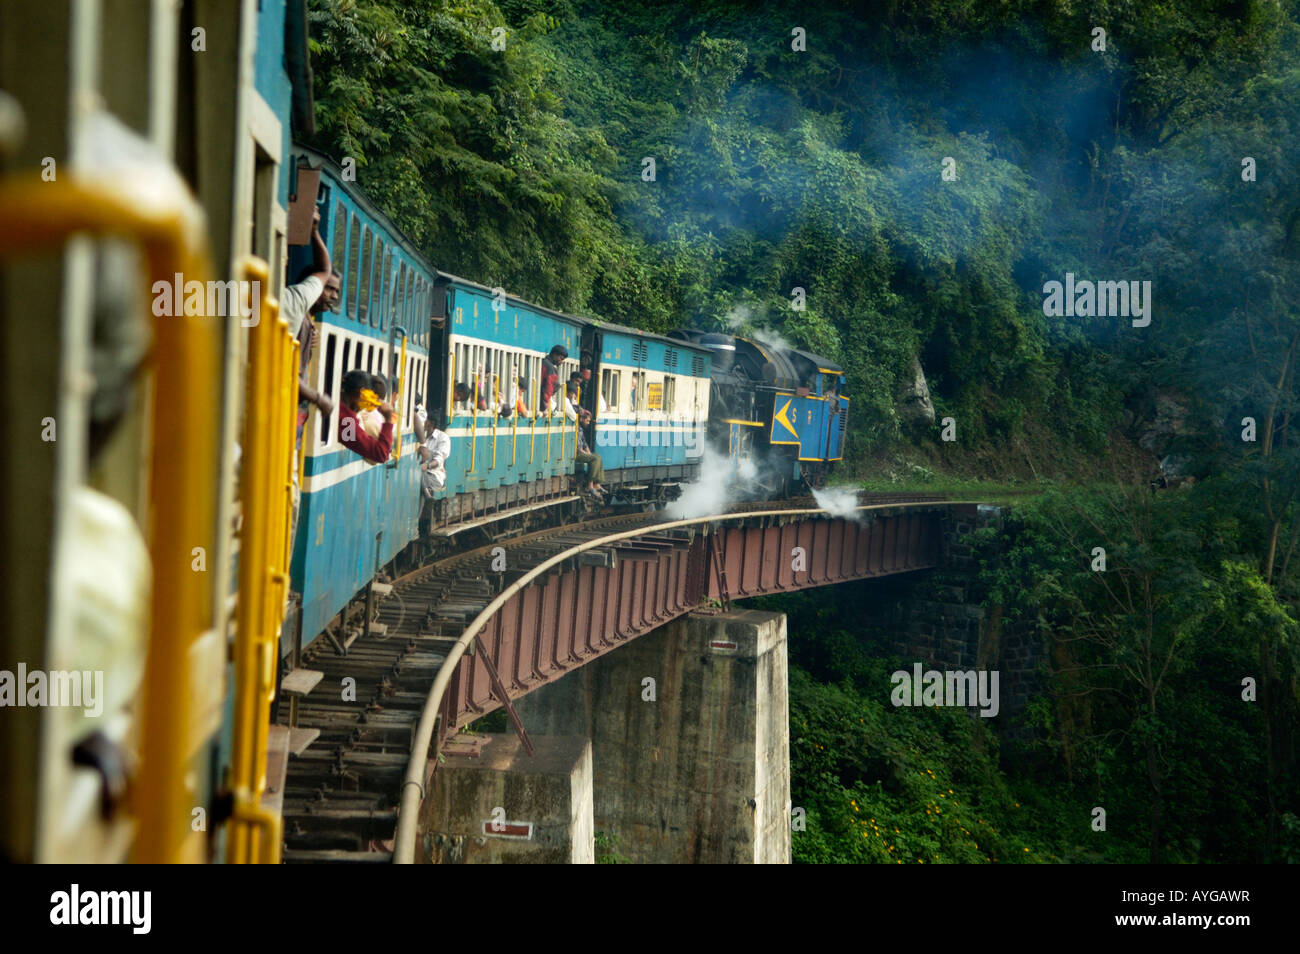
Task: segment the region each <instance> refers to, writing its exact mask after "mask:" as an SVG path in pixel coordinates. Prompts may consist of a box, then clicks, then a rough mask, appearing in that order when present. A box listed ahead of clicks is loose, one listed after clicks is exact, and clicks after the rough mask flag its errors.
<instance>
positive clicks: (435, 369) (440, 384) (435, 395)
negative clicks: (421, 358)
mask: <svg viewBox="0 0 1300 954" xmlns="http://www.w3.org/2000/svg"><path fill="white" fill-rule="evenodd" d="M450 297H451V292H450V291H448V289H447V286H446V285H445V284H443V283H442V282H439V283H438V284H436V285H434V286H433V294H432V301H431V302H430V305H429V308H428V311H429V312H430V314H429V315H427V316H425V315H417V316H416V319H415V321H416V324H417V325H419V326H420V327H421V328H423V327H424V324H423V322H424V319H425V318H426V317H427V318H428V320H429V326H428V327H429V374H428V379H427V380H426V381H425V382H424V385H423V386H424V394H425V404H424V407H425V409H426V410H427V411H428V412H429V420H430V421H433V422H435V423H436V424H437V425H438V427H439V428H440V429H443V430H445V429H446V428H447V426H448V424H447V418H448V416H449V415H450V413H451V407H450V406H449V405H448V400H449V398H448V389H449V388H450V387H451V382H450V381H448V379H447V361H448V354H449V352H450V345H449V343H448V339H449V336H450V333H449V331H448V329H447V299H448V298H450Z"/></svg>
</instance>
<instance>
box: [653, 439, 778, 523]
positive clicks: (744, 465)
mask: <svg viewBox="0 0 1300 954" xmlns="http://www.w3.org/2000/svg"><path fill="white" fill-rule="evenodd" d="M757 484H758V468H757V467H755V466H754V462H753V461H750V460H746V461H742V462H741V463H740V464H739V465H737V463H736V462H735V461H734V460H732V459H731V458H730V457H729V456H727V455H726V454H723V453H721V452H720V451H718V450H716V449H714V448H713V447H711V446H709V445H707V444H706V445H705V446H704V456H703V457H702V458H701V459H700V476H699V479H698V480H696V481H695V483H692V484H686V485H685V486H684V487H683V489H682V495H681V496H680V497H678V498H677V499H676V500H674V501H673V502H672V503H670V504H669V505H668V506H667V507H665V508H664V516H666V517H667V518H668V519H669V520H690V519H694V518H695V517H707V516H711V515H712V514H715V513H725V512H726V511H727V509H728V508H730V507H731V505H732V504H734V503H736V502H737V501H739V500H743V499H744V498H745V497H747V496H749V495H752V494H753V493H754V492H755V491H756V490H757V489H759V488H758V486H757Z"/></svg>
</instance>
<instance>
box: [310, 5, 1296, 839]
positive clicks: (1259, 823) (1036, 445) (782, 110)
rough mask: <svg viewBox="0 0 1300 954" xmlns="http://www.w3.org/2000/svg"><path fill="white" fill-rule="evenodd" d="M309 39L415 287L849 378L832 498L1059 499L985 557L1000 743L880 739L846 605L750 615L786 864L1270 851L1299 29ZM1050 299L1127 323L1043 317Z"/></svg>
mask: <svg viewBox="0 0 1300 954" xmlns="http://www.w3.org/2000/svg"><path fill="white" fill-rule="evenodd" d="M310 9H311V33H312V40H311V43H312V66H313V69H314V71H315V75H316V80H317V88H316V111H317V120H318V132H317V135H316V138H315V140H314V141H313V143H312V144H313V145H315V146H317V147H318V148H320V149H321V150H322V151H324V152H326V153H327V154H329V155H332V156H333V157H335V158H336V159H340V158H342V157H344V156H350V157H352V158H354V159H355V160H356V163H357V169H358V184H359V185H360V187H361V188H362V189H363V190H364V191H366V192H367V193H368V194H369V195H370V196H371V197H372V198H373V199H374V200H376V201H377V202H378V204H379V205H380V206H381V207H383V208H384V209H385V210H386V211H387V212H388V213H389V214H390V215H391V216H392V217H393V219H394V220H395V221H396V222H397V224H398V225H399V227H401V228H402V229H403V230H404V231H406V232H407V234H408V235H410V236H411V237H412V238H413V239H414V240H415V241H416V242H417V243H418V244H419V245H420V246H421V247H422V248H423V249H424V250H425V252H426V253H427V254H428V256H429V258H430V259H431V260H432V261H433V262H435V263H437V264H438V266H439V267H440V268H443V269H445V270H447V271H450V272H455V273H458V274H462V275H465V276H467V277H470V278H473V279H475V280H478V281H481V282H484V283H486V284H489V285H503V286H505V287H507V288H508V289H510V290H511V291H512V292H514V293H517V294H519V295H521V296H523V297H527V298H531V299H533V300H536V301H539V302H541V303H543V304H546V305H549V306H552V307H555V308H560V309H564V310H568V311H572V312H576V313H581V314H587V315H593V316H596V317H600V318H605V319H607V320H611V321H616V322H620V323H624V324H631V325H635V326H639V327H643V328H646V329H650V330H656V331H667V330H669V329H671V328H674V327H678V326H682V325H693V326H696V327H704V328H714V329H726V328H734V329H737V330H739V331H749V332H753V331H756V330H765V331H766V333H770V334H779V335H781V336H783V337H784V338H785V339H787V340H789V341H791V342H793V343H795V344H798V345H800V346H803V347H807V348H809V349H811V350H814V351H817V352H819V353H823V354H825V355H828V356H830V357H832V358H834V359H838V360H839V361H841V362H842V363H843V364H844V365H845V367H846V368H847V370H848V375H849V380H850V392H849V393H850V394H851V395H852V397H853V405H852V408H853V413H852V417H851V422H852V423H851V431H850V438H851V445H850V448H851V453H850V458H849V461H848V464H849V465H850V469H851V470H853V471H854V472H856V474H857V475H858V476H860V477H863V478H871V479H874V480H885V481H891V480H899V479H902V480H908V481H914V480H929V479H933V478H934V476H935V475H936V474H938V475H940V476H941V477H943V476H945V475H956V476H957V477H958V478H960V479H961V480H964V481H967V482H970V481H974V480H978V479H983V478H997V479H1000V480H1003V481H1008V480H1016V481H1021V482H1025V481H1030V482H1033V483H1035V484H1036V485H1038V486H1042V485H1048V486H1049V487H1050V488H1051V491H1050V492H1049V493H1047V494H1045V495H1043V496H1040V497H1036V498H1032V499H1026V500H1022V501H1020V502H1018V503H1017V505H1016V507H1015V509H1014V511H1013V512H1012V513H1011V514H1010V516H1009V517H1008V519H1007V520H1006V521H1005V523H1004V525H1003V527H1002V529H1001V530H1000V531H997V532H996V533H994V532H991V531H990V532H988V533H987V534H986V536H988V537H989V539H988V540H987V541H985V545H984V546H983V547H982V551H981V552H982V553H983V554H984V564H983V565H984V570H983V581H982V582H983V586H984V592H985V595H986V597H987V601H988V605H990V606H992V605H996V606H998V607H999V608H1000V612H1003V613H1004V614H1006V616H1007V618H1008V619H1013V620H1018V621H1019V624H1020V625H1024V626H1029V627H1032V628H1033V629H1034V631H1035V632H1036V633H1038V634H1039V635H1040V636H1041V638H1042V639H1043V641H1044V644H1045V645H1047V646H1049V647H1050V651H1049V652H1048V653H1047V655H1048V658H1050V659H1051V660H1052V663H1051V665H1050V667H1049V669H1050V671H1049V672H1046V673H1045V676H1044V678H1045V680H1046V681H1045V685H1046V687H1047V689H1046V691H1045V693H1044V695H1043V696H1042V698H1041V699H1040V700H1037V702H1036V704H1035V705H1034V706H1032V707H1031V711H1030V713H1029V715H1028V717H1027V719H1026V720H1025V721H1026V725H1025V726H1022V727H1021V728H1026V729H1029V730H1031V732H1030V735H1029V736H1028V737H1027V738H1029V739H1030V741H1019V742H1016V743H1015V744H1014V745H1011V744H1009V743H1003V742H1002V741H1001V740H1000V739H999V737H998V733H997V731H996V729H997V727H990V726H989V725H987V724H985V723H987V722H990V721H993V722H996V721H998V720H980V719H978V718H976V719H973V720H972V719H971V718H969V717H968V716H967V715H966V714H965V713H963V712H952V711H950V710H942V709H933V710H932V709H915V710H902V711H901V712H900V711H899V710H894V709H893V708H892V707H890V706H889V704H888V698H889V696H888V673H889V671H891V670H892V669H894V668H898V666H897V665H895V664H896V663H902V662H904V661H900V660H890V659H889V658H888V653H887V651H886V649H885V643H884V642H883V641H882V638H883V637H882V636H881V634H873V633H871V632H869V631H863V630H861V628H860V627H858V626H857V625H856V624H855V623H854V620H855V618H856V617H855V615H854V614H853V611H852V610H853V600H854V599H866V598H868V596H866V595H864V594H865V593H867V592H868V591H855V592H857V595H856V596H854V597H852V598H849V597H846V598H845V599H843V600H839V599H837V600H836V601H835V603H834V605H832V603H831V601H825V600H818V599H817V597H816V596H815V595H813V596H804V597H798V598H787V599H786V600H785V601H784V602H782V603H780V606H781V607H782V608H783V609H784V610H785V611H787V612H789V613H791V617H790V632H791V634H792V637H791V658H792V666H793V670H792V681H791V689H792V703H791V704H792V710H791V743H792V753H793V759H794V761H793V770H794V775H795V780H794V785H795V791H794V798H795V804H796V805H803V806H805V807H806V808H807V811H808V818H807V829H806V831H804V832H800V833H796V835H795V839H794V850H795V856H796V859H797V860H804V861H854V860H872V861H896V860H902V861H924V862H925V863H933V862H935V861H993V860H997V861H1012V860H1018V861H1027V860H1031V861H1053V860H1062V861H1065V860H1070V861H1081V860H1106V861H1135V860H1143V861H1144V860H1169V861H1214V862H1228V861H1284V860H1289V861H1295V860H1297V859H1300V822H1297V817H1296V816H1297V814H1300V794H1298V793H1300V769H1298V765H1297V749H1296V746H1297V735H1298V734H1300V733H1298V732H1297V698H1298V694H1300V689H1298V687H1297V671H1298V670H1300V665H1298V652H1300V651H1298V650H1297V645H1298V640H1300V633H1298V632H1297V619H1298V618H1300V609H1298V607H1300V560H1297V559H1296V555H1297V549H1298V545H1300V503H1298V502H1297V495H1298V493H1300V441H1297V437H1296V434H1295V432H1294V431H1292V430H1291V423H1292V412H1293V411H1294V410H1295V409H1296V408H1297V398H1298V397H1300V386H1298V385H1297V380H1296V379H1297V374H1296V370H1297V369H1296V364H1297V353H1298V351H1300V304H1298V302H1300V155H1297V153H1296V144H1297V142H1300V2H1297V0H1282V2H1274V0H1233V2H1227V0H1218V2H1216V0H1073V2H1072V0H1004V2H996V3H995V2H984V0H924V2H921V0H916V2H908V0H882V2H876V3H871V2H863V3H849V2H834V0H809V2H806V3H802V4H799V5H797V6H790V5H779V4H769V3H758V2H740V0H732V2H724V0H702V2H692V3H689V4H688V3H681V4H669V3H665V4H658V3H649V4H646V3H631V2H625V0H602V2H590V3H586V2H579V0H552V2H546V0H500V2H496V3H493V2H489V0H461V2H440V0H311V4H310ZM1098 28H1101V29H1102V30H1104V44H1103V43H1101V42H1100V39H1101V38H1099V36H1098V34H1097V32H1096V30H1097V29H1098ZM800 31H802V32H800ZM801 46H802V48H800V47H801ZM1103 46H1104V48H1103ZM648 160H653V177H651V176H650V174H649V173H650V170H651V165H650V163H649V162H648ZM946 160H951V161H946ZM945 170H947V171H948V172H949V173H950V174H949V176H948V177H946V178H945V176H944V172H945ZM1067 272H1068V273H1073V274H1074V276H1076V277H1077V278H1081V279H1082V278H1086V279H1091V280H1107V281H1119V280H1146V281H1150V282H1151V283H1152V289H1153V291H1152V299H1151V305H1152V307H1151V313H1150V317H1151V322H1150V324H1149V325H1147V326H1146V327H1134V326H1133V325H1132V323H1131V322H1130V321H1129V320H1128V319H1127V318H1124V317H1079V316H1072V317H1048V316H1045V315H1044V309H1043V302H1044V283H1045V282H1048V281H1064V280H1065V276H1066V273H1067ZM796 288H798V289H802V290H803V291H804V293H805V294H806V307H805V308H803V309H802V310H796V309H795V308H794V307H792V302H793V301H794V300H795V299H794V296H795V289H796ZM914 359H919V360H920V364H921V366H922V367H923V369H924V372H925V375H926V377H927V379H928V384H929V389H930V392H931V396H932V399H933V403H934V408H935V412H936V416H937V418H939V419H942V418H945V417H951V418H953V419H954V421H955V422H956V427H957V440H956V441H955V442H951V443H945V442H942V441H941V440H940V439H939V427H938V425H933V426H931V425H927V424H925V423H921V424H915V423H908V421H907V419H906V418H905V417H903V416H901V415H900V413H899V406H898V404H899V401H898V388H899V385H900V382H903V381H904V380H905V379H906V378H907V377H908V376H909V368H910V367H911V365H912V362H913V360H914ZM1161 458H1164V459H1165V460H1166V461H1167V462H1168V464H1169V467H1168V471H1169V472H1170V473H1176V474H1177V475H1178V476H1180V477H1182V478H1186V477H1188V476H1190V477H1193V478H1194V482H1191V483H1192V485H1184V486H1183V487H1181V488H1179V489H1176V490H1175V489H1171V490H1168V491H1161V492H1159V493H1152V492H1151V491H1150V490H1149V488H1148V482H1149V480H1150V479H1151V477H1152V474H1153V472H1154V470H1155V465H1156V462H1157V460H1159V459H1161ZM967 486H969V483H968V484H967ZM1096 546H1104V547H1105V548H1106V549H1107V554H1108V568H1107V570H1106V571H1105V572H1104V573H1103V572H1095V571H1093V570H1092V568H1091V564H1090V559H1091V558H1090V554H1091V552H1092V549H1093V547H1096ZM773 605H775V604H773ZM909 662H910V661H909ZM1247 677H1249V678H1252V679H1254V680H1255V681H1256V683H1257V695H1256V697H1255V699H1254V701H1246V700H1244V699H1243V692H1244V690H1243V687H1242V679H1243V678H1247ZM1099 804H1104V805H1106V806H1107V807H1108V813H1109V817H1110V819H1111V821H1110V824H1109V827H1108V831H1107V833H1106V834H1105V835H1100V834H1099V833H1094V832H1092V831H1091V829H1090V827H1089V824H1088V823H1089V821H1090V816H1089V811H1090V809H1091V807H1093V806H1095V805H1099ZM981 832H985V833H984V834H981ZM968 842H969V843H968Z"/></svg>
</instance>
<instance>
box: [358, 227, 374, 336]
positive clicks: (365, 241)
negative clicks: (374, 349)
mask: <svg viewBox="0 0 1300 954" xmlns="http://www.w3.org/2000/svg"><path fill="white" fill-rule="evenodd" d="M373 257H374V243H373V241H372V240H371V236H370V229H369V228H363V229H362V230H361V278H360V280H359V281H358V282H357V321H366V320H367V319H368V318H369V316H370V272H371V266H372V264H373V262H372V259H373Z"/></svg>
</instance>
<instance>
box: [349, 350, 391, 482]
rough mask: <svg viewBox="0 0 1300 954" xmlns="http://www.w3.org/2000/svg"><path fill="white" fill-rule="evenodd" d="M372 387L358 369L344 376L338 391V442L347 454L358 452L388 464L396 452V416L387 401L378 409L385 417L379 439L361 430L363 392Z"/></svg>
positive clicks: (372, 461)
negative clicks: (394, 423) (389, 458)
mask: <svg viewBox="0 0 1300 954" xmlns="http://www.w3.org/2000/svg"><path fill="white" fill-rule="evenodd" d="M368 387H370V374H369V373H368V372H366V371H362V370H360V369H359V368H358V369H354V370H352V371H349V372H348V373H347V374H345V375H343V384H342V386H341V387H340V389H339V390H341V391H342V392H343V393H342V394H341V395H340V397H341V399H342V400H341V401H340V402H339V441H340V442H341V443H342V444H343V446H344V447H346V448H348V450H352V451H356V452H357V453H358V454H360V455H361V456H362V457H364V458H365V459H366V460H368V461H370V462H371V463H375V464H382V463H383V462H384V461H386V460H388V455H389V454H390V453H391V452H392V449H393V422H394V420H396V418H397V415H396V413H395V412H394V411H393V406H392V405H391V404H389V403H388V402H387V401H384V402H383V403H381V404H380V405H379V407H378V411H379V413H380V414H382V415H383V416H384V425H383V427H381V428H380V429H379V436H378V437H371V436H370V435H369V434H367V433H366V431H365V428H364V427H362V426H361V419H360V418H358V417H357V411H359V410H360V409H361V389H362V388H368Z"/></svg>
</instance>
